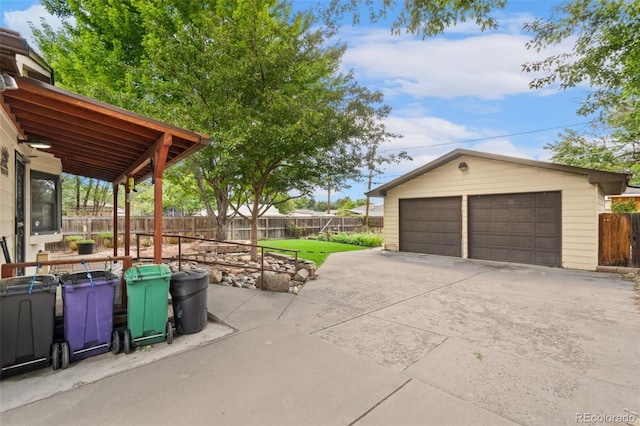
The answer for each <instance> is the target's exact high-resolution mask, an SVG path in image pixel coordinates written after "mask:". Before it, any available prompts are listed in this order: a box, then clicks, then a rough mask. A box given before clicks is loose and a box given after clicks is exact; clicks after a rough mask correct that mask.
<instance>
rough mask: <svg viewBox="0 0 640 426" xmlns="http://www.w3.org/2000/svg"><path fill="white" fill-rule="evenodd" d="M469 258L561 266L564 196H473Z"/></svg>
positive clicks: (545, 193)
mask: <svg viewBox="0 0 640 426" xmlns="http://www.w3.org/2000/svg"><path fill="white" fill-rule="evenodd" d="M468 205H469V218H468V220H469V257H472V258H476V259H487V260H498V261H506V262H518V263H532V264H540V265H548V266H560V265H561V233H560V230H561V211H562V209H561V193H560V192H559V191H558V192H544V193H521V194H496V195H482V196H469V198H468Z"/></svg>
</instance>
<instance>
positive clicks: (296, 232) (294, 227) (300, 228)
mask: <svg viewBox="0 0 640 426" xmlns="http://www.w3.org/2000/svg"><path fill="white" fill-rule="evenodd" d="M288 228H289V232H290V233H291V236H292V237H293V238H300V237H301V236H302V233H303V232H304V230H305V229H307V226H306V225H298V224H297V223H295V222H291V223H289V226H288Z"/></svg>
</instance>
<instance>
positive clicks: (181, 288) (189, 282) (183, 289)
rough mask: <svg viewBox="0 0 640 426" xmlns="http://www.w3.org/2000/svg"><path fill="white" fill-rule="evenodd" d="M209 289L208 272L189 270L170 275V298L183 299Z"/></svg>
mask: <svg viewBox="0 0 640 426" xmlns="http://www.w3.org/2000/svg"><path fill="white" fill-rule="evenodd" d="M208 287H209V271H207V270H205V269H190V270H187V271H180V272H174V273H173V274H172V275H171V284H170V285H169V292H170V293H171V296H172V297H185V296H188V295H191V294H194V293H197V292H199V291H202V290H204V289H206V288H208Z"/></svg>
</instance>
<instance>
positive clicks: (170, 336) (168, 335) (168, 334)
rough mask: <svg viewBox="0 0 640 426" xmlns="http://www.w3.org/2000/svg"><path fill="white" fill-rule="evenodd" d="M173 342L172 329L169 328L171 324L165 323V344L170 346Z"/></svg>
mask: <svg viewBox="0 0 640 426" xmlns="http://www.w3.org/2000/svg"><path fill="white" fill-rule="evenodd" d="M172 342H173V328H171V322H170V321H167V344H168V345H170V344H171V343H172Z"/></svg>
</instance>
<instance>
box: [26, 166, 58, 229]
mask: <svg viewBox="0 0 640 426" xmlns="http://www.w3.org/2000/svg"><path fill="white" fill-rule="evenodd" d="M61 228H62V188H61V185H60V176H56V175H51V174H48V173H43V172H38V171H35V170H32V171H31V235H43V234H54V233H57V232H60V229H61Z"/></svg>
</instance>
